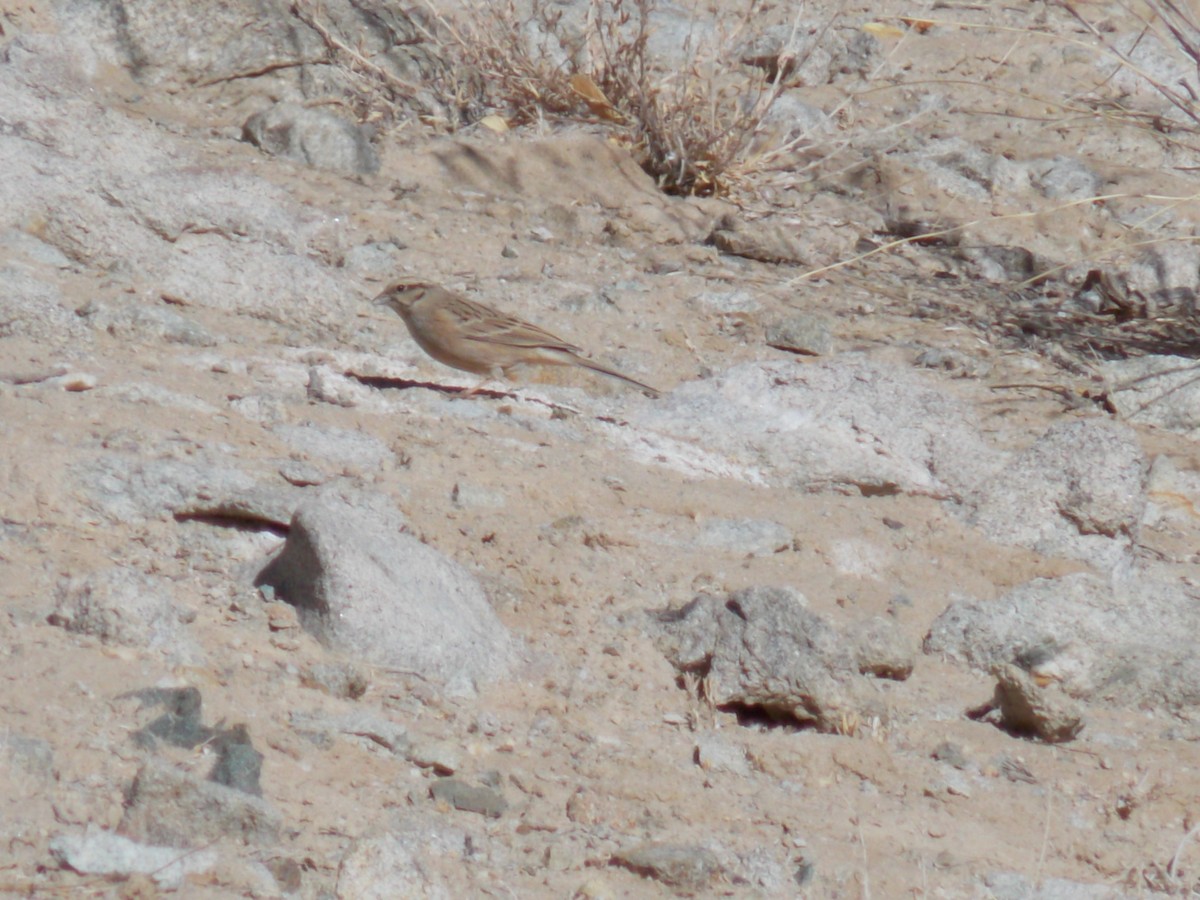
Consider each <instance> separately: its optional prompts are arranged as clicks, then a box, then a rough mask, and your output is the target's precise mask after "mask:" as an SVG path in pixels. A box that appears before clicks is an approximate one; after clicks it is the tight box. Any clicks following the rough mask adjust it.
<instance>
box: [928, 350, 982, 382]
mask: <svg viewBox="0 0 1200 900" xmlns="http://www.w3.org/2000/svg"><path fill="white" fill-rule="evenodd" d="M913 364H914V365H916V366H919V367H921V368H923V369H938V370H940V371H942V372H948V373H949V374H951V375H953V376H954V377H955V378H979V377H982V376H984V375H986V374H988V372H990V371H991V370H992V367H991V365H989V364H988V363H986V362H984V361H983V360H980V359H976V358H975V357H974V356H969V355H968V354H966V353H963V352H962V351H960V350H951V349H946V348H943V347H929V348H926V349H925V350H922V351H921V352H920V353H918V354H917V357H916V359H914V360H913Z"/></svg>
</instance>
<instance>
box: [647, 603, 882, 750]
mask: <svg viewBox="0 0 1200 900" xmlns="http://www.w3.org/2000/svg"><path fill="white" fill-rule="evenodd" d="M660 622H661V627H662V638H661V640H660V646H661V647H662V649H663V651H664V652H665V653H666V655H667V658H668V659H669V660H670V661H671V662H672V664H673V665H675V666H677V667H678V668H680V669H681V670H684V671H696V672H700V673H703V675H704V677H705V685H706V688H705V690H706V693H707V696H708V697H709V698H710V699H711V700H712V702H713V703H715V704H716V705H717V706H739V707H745V708H750V709H756V710H759V711H761V712H763V713H765V714H766V715H768V716H772V717H777V718H780V719H783V720H791V721H793V722H796V723H799V724H811V725H815V726H816V727H817V728H819V729H820V730H822V731H838V730H841V729H843V728H844V727H845V725H846V723H847V722H849V721H853V720H855V719H857V718H862V717H866V716H871V715H876V714H878V713H879V711H880V710H879V709H878V703H877V702H876V700H875V698H874V696H873V695H872V693H871V692H870V691H869V690H868V688H867V680H866V679H865V678H863V677H862V676H860V675H859V673H858V664H857V660H856V659H855V656H854V653H853V652H852V649H851V648H850V646H849V644H848V642H847V641H846V640H844V638H843V636H842V635H841V634H840V633H839V632H838V631H837V630H836V629H834V628H833V627H832V626H831V625H829V624H828V623H826V622H825V621H824V620H823V619H821V617H820V616H818V615H816V614H815V613H813V612H811V611H810V610H808V609H807V608H806V603H805V600H804V597H803V596H801V595H800V594H798V593H796V592H795V591H791V590H785V589H782V588H748V589H746V590H742V591H736V592H734V593H732V594H730V595H728V596H727V597H717V596H713V595H708V594H702V595H701V596H699V597H697V598H696V599H695V600H693V601H692V602H691V603H689V604H687V605H686V606H684V607H683V608H682V609H679V610H675V611H672V612H668V613H665V614H661V615H660Z"/></svg>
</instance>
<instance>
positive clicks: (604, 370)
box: [575, 356, 662, 397]
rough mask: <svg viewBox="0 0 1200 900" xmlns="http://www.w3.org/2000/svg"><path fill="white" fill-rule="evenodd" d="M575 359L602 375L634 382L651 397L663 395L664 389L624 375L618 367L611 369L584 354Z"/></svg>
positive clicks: (633, 383) (635, 385) (629, 382)
mask: <svg viewBox="0 0 1200 900" xmlns="http://www.w3.org/2000/svg"><path fill="white" fill-rule="evenodd" d="M575 361H576V362H578V363H579V364H580V365H581V366H583V367H584V368H587V369H591V370H592V371H593V372H599V373H600V374H601V375H607V376H608V377H609V378H619V379H621V381H624V382H626V383H628V384H632V385H633V386H634V387H636V388H640V389H641V390H643V391H645V392H646V393H647V394H649V395H650V396H651V397H661V396H662V391H660V390H659V389H658V388H652V387H650V385H648V384H643V383H642V382H640V381H638V380H637V379H636V378H630V377H629V376H628V375H622V374H621V373H620V372H618V371H617V370H616V369H610V368H608V366H604V365H601V364H600V363H598V362H594V361H593V360H590V359H585V358H584V357H582V356H576V357H575Z"/></svg>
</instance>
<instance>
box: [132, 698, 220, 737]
mask: <svg viewBox="0 0 1200 900" xmlns="http://www.w3.org/2000/svg"><path fill="white" fill-rule="evenodd" d="M127 697H134V698H136V699H138V700H140V701H141V703H142V707H143V708H145V707H147V706H163V707H165V709H166V711H165V712H164V713H163V714H162V715H161V716H159V717H158V718H157V719H155V720H154V721H152V722H151V723H150V724H148V725H146V726H145V727H143V728H139V729H138V730H137V731H135V732H134V733H133V740H134V743H136V744H137V745H138V746H139V747H143V748H146V749H153V748H154V747H155V746H156V745H157V744H158V742H159V741H165V742H166V743H168V744H171V745H172V746H174V747H183V748H185V749H188V750H190V749H191V748H192V747H196V746H199V745H200V744H203V743H204V742H205V741H209V740H212V738H214V737H215V736H216V735H217V733H218V732H217V731H216V730H215V729H213V728H210V727H208V726H207V725H205V724H204V721H203V717H202V715H201V706H202V704H203V699H202V698H201V696H200V690H199V689H198V688H195V687H191V686H188V687H180V688H147V689H146V690H141V691H132V692H130V693H128V694H122V695H121V696H120V697H119V698H118V699H120V700H123V699H125V698H127Z"/></svg>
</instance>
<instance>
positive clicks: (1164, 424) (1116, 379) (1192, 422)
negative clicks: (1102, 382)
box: [1098, 356, 1200, 440]
mask: <svg viewBox="0 0 1200 900" xmlns="http://www.w3.org/2000/svg"><path fill="white" fill-rule="evenodd" d="M1098 365H1099V367H1100V369H1101V371H1102V372H1103V373H1104V376H1105V379H1106V380H1107V381H1108V382H1109V383H1111V384H1112V385H1114V387H1113V390H1112V391H1111V392H1110V394H1109V396H1110V397H1111V399H1112V402H1113V406H1115V407H1116V410H1117V414H1118V415H1119V416H1120V417H1121V418H1122V419H1125V420H1128V421H1132V422H1135V423H1138V424H1143V425H1157V426H1158V427H1160V428H1166V429H1167V430H1169V431H1174V432H1177V433H1179V434H1182V435H1186V436H1188V437H1190V438H1192V439H1193V440H1195V439H1197V438H1200V380H1198V379H1197V378H1196V361H1195V360H1194V359H1187V358H1185V357H1182V356H1145V357H1140V358H1137V359H1120V360H1109V361H1106V362H1101V363H1098Z"/></svg>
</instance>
